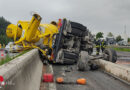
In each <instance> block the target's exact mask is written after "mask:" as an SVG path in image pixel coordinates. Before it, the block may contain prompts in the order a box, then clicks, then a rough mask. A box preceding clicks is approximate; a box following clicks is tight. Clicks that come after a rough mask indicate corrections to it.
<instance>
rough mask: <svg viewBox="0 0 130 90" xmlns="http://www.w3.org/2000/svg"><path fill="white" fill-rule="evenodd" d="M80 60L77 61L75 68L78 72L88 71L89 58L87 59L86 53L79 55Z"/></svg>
mask: <svg viewBox="0 0 130 90" xmlns="http://www.w3.org/2000/svg"><path fill="white" fill-rule="evenodd" d="M80 55H81V56H80V59H79V61H78V64H77V68H78V70H79V71H85V70H90V66H89V63H88V62H89V57H88V53H87V52H86V51H82V52H81V53H80Z"/></svg>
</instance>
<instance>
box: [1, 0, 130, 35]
mask: <svg viewBox="0 0 130 90" xmlns="http://www.w3.org/2000/svg"><path fill="white" fill-rule="evenodd" d="M0 11H1V13H0V16H4V17H5V18H6V19H7V20H9V21H11V22H12V23H15V24H16V23H17V21H18V20H30V19H31V12H32V11H35V12H37V13H39V14H40V15H41V16H42V23H49V22H50V21H52V20H57V19H58V18H68V19H70V20H73V21H77V22H80V23H82V24H84V25H86V26H87V27H88V28H89V29H90V30H91V31H92V33H96V32H99V31H101V32H104V33H105V35H106V34H107V33H108V32H112V33H114V34H115V35H118V34H122V33H123V32H124V25H126V27H127V33H128V35H129V36H130V12H129V11H130V0H0Z"/></svg>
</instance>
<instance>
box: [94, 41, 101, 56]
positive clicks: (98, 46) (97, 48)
mask: <svg viewBox="0 0 130 90" xmlns="http://www.w3.org/2000/svg"><path fill="white" fill-rule="evenodd" d="M95 44H96V55H99V52H100V39H99V40H97V41H96V43H95Z"/></svg>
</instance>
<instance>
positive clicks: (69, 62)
mask: <svg viewBox="0 0 130 90" xmlns="http://www.w3.org/2000/svg"><path fill="white" fill-rule="evenodd" d="M63 64H65V65H73V64H75V60H73V59H65V60H64V62H63Z"/></svg>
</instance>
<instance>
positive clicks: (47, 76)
mask: <svg viewBox="0 0 130 90" xmlns="http://www.w3.org/2000/svg"><path fill="white" fill-rule="evenodd" d="M43 82H53V74H47V73H46V74H43Z"/></svg>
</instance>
